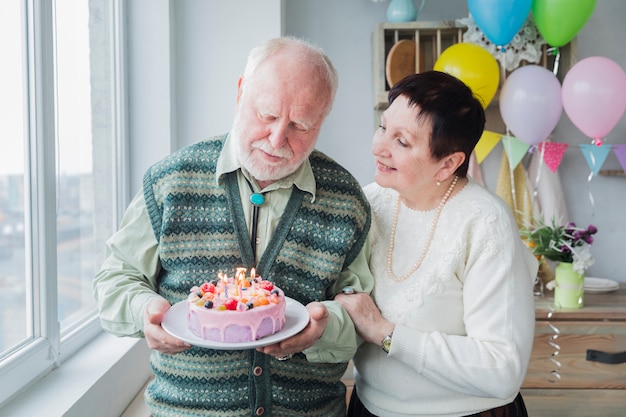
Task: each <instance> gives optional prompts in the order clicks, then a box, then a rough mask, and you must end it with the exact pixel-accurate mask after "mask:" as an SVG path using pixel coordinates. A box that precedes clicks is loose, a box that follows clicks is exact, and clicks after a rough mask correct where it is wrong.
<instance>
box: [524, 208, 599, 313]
mask: <svg viewBox="0 0 626 417" xmlns="http://www.w3.org/2000/svg"><path fill="white" fill-rule="evenodd" d="M597 232H598V229H597V228H596V227H595V226H594V225H592V224H590V225H589V226H588V227H587V228H581V227H577V226H576V224H575V223H573V222H569V223H567V224H566V225H557V224H556V222H555V221H554V220H553V221H552V224H551V225H547V224H545V223H544V222H541V221H538V222H535V225H534V226H531V227H527V228H523V229H522V230H520V234H521V236H522V238H523V239H524V240H525V242H526V244H527V245H528V247H529V248H530V250H531V251H532V253H533V254H534V255H535V256H536V257H537V258H538V259H540V260H542V259H547V260H550V261H553V262H556V263H557V267H556V270H555V280H554V302H555V305H556V306H557V307H564V308H580V307H582V305H583V293H584V288H583V287H584V282H585V281H584V273H585V271H586V270H587V268H589V267H590V266H591V265H593V263H594V259H593V256H592V255H591V250H590V246H591V244H592V243H593V235H595V234H596V233H597ZM549 284H550V283H549Z"/></svg>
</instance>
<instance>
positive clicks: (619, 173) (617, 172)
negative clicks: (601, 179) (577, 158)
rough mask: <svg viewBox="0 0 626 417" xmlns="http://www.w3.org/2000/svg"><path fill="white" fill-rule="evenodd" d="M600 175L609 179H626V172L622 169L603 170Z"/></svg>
mask: <svg viewBox="0 0 626 417" xmlns="http://www.w3.org/2000/svg"><path fill="white" fill-rule="evenodd" d="M600 175H604V176H607V177H626V172H624V171H623V170H621V169H601V170H600Z"/></svg>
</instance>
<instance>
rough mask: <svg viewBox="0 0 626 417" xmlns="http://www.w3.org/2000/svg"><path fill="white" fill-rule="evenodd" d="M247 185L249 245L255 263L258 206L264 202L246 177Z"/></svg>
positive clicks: (262, 197)
mask: <svg viewBox="0 0 626 417" xmlns="http://www.w3.org/2000/svg"><path fill="white" fill-rule="evenodd" d="M246 182H247V183H248V187H249V188H250V192H252V194H250V204H252V225H251V227H250V229H251V230H250V246H251V247H252V254H253V255H254V262H255V263H256V240H257V228H258V226H259V208H260V207H261V206H262V205H263V204H265V197H264V196H263V194H261V193H255V192H254V189H253V188H252V184H250V181H248V179H247V178H246Z"/></svg>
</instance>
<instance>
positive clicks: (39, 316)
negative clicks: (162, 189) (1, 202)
mask: <svg viewBox="0 0 626 417" xmlns="http://www.w3.org/2000/svg"><path fill="white" fill-rule="evenodd" d="M108 7H109V8H110V9H109V11H110V21H109V25H110V27H109V31H110V36H111V39H110V41H111V43H110V45H111V56H110V58H111V61H110V62H111V66H112V68H110V69H111V76H112V81H113V82H112V85H111V86H110V94H111V108H110V109H109V111H110V112H111V118H112V125H113V129H112V130H113V132H112V134H113V136H114V137H113V138H112V143H113V146H112V148H111V152H112V155H113V157H112V161H113V163H114V165H115V166H114V168H113V172H114V178H112V179H111V183H112V184H115V185H114V186H113V187H112V190H111V198H112V201H113V213H112V216H113V219H112V220H113V224H119V222H120V219H121V217H122V213H123V211H124V209H125V207H126V205H127V204H128V201H129V198H128V188H129V169H128V159H129V157H128V151H129V144H128V134H127V132H128V128H127V116H126V109H127V103H126V97H127V94H126V60H125V47H124V45H125V44H126V42H125V30H124V25H123V22H125V14H126V12H125V10H126V7H125V0H110V1H109V6H108ZM22 21H23V22H24V23H25V24H24V25H23V27H24V29H23V35H24V36H23V50H24V51H26V53H25V54H24V58H23V59H24V63H25V65H24V67H25V68H27V71H28V72H27V77H26V78H27V81H26V86H25V87H24V88H25V91H26V96H27V98H26V100H25V115H26V116H25V130H26V132H27V133H26V135H27V136H28V138H29V139H28V143H29V146H28V149H27V150H26V153H27V158H26V164H25V173H24V189H25V195H27V196H28V203H25V204H26V207H25V211H26V214H25V215H26V216H29V221H27V222H26V224H27V225H28V226H27V228H26V242H27V243H26V244H25V245H26V248H25V249H26V259H27V261H26V271H25V272H26V276H28V277H31V279H30V280H29V281H28V282H29V284H28V285H29V286H28V287H27V299H26V303H27V304H29V305H28V311H29V314H32V320H29V321H30V322H32V325H33V328H32V329H31V334H32V337H30V338H29V339H28V340H26V341H25V342H24V343H22V344H21V345H19V346H17V347H16V348H15V349H14V350H13V351H12V352H11V353H9V355H8V356H7V357H5V358H3V359H2V360H1V361H0V386H1V387H2V389H0V407H2V406H4V405H5V404H7V403H8V402H9V401H10V400H12V399H13V398H14V397H16V396H17V395H18V394H19V393H20V392H22V391H23V390H24V389H26V388H28V387H30V386H32V385H33V384H34V383H36V382H37V381H39V380H40V379H42V378H43V377H44V376H46V375H47V374H49V373H50V372H51V371H52V370H54V369H56V368H59V367H60V366H61V365H62V364H63V362H65V361H66V360H68V359H69V358H71V357H72V356H73V355H74V354H75V353H76V352H77V351H79V349H80V348H82V347H83V346H85V345H86V344H87V343H88V342H90V341H91V340H93V339H94V338H96V337H97V336H98V334H100V333H102V328H101V327H100V323H99V319H98V315H97V312H96V311H95V310H94V311H93V312H92V314H90V315H88V316H86V317H85V318H84V320H82V321H81V322H80V323H79V324H77V325H75V326H73V327H71V328H69V329H67V330H66V332H65V334H62V333H61V328H60V327H61V326H60V322H59V319H58V301H57V298H58V293H57V241H56V232H57V230H56V209H55V208H56V188H57V184H56V174H57V173H56V169H55V164H56V161H55V156H56V143H57V142H56V140H55V138H56V134H57V132H56V123H55V120H56V115H55V73H54V72H55V70H54V33H55V30H54V2H53V1H49V0H24V1H23V5H22ZM25 200H26V199H25Z"/></svg>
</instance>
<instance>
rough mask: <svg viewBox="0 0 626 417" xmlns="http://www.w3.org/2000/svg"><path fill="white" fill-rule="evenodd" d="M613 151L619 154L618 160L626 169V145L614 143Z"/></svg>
mask: <svg viewBox="0 0 626 417" xmlns="http://www.w3.org/2000/svg"><path fill="white" fill-rule="evenodd" d="M613 153H615V156H617V160H618V161H619V164H620V165H621V166H622V169H623V170H624V171H626V145H625V144H622V145H613Z"/></svg>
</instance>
